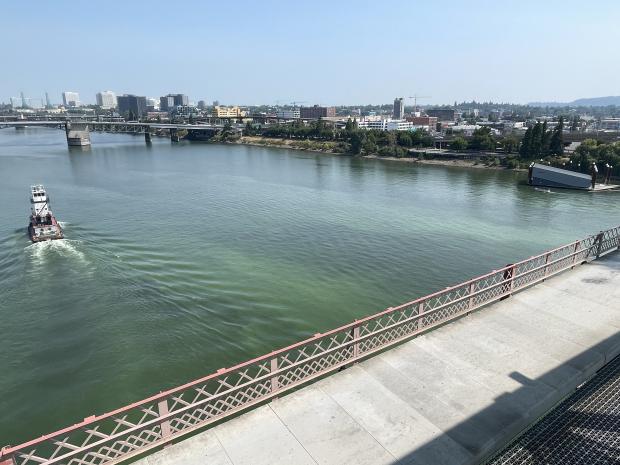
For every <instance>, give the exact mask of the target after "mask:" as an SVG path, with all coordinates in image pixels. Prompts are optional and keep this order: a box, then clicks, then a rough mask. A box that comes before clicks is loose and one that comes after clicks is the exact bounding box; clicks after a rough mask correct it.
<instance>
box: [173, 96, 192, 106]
mask: <svg viewBox="0 0 620 465" xmlns="http://www.w3.org/2000/svg"><path fill="white" fill-rule="evenodd" d="M172 97H173V98H174V106H175V107H186V106H188V105H189V97H188V96H187V95H185V94H174V95H173V96H172Z"/></svg>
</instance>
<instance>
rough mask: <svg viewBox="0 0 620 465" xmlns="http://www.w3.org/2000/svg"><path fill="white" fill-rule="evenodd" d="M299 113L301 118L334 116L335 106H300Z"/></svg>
mask: <svg viewBox="0 0 620 465" xmlns="http://www.w3.org/2000/svg"><path fill="white" fill-rule="evenodd" d="M299 114H300V118H302V119H319V118H328V117H330V116H336V108H335V107H320V106H318V105H314V106H313V107H301V108H300V109H299Z"/></svg>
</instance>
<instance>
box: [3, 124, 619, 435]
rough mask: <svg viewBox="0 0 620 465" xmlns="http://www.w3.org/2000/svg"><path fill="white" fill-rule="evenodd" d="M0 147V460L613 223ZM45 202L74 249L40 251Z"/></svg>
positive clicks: (505, 192) (245, 163)
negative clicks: (32, 236)
mask: <svg viewBox="0 0 620 465" xmlns="http://www.w3.org/2000/svg"><path fill="white" fill-rule="evenodd" d="M92 143H93V145H92V148H91V149H90V150H86V151H81V150H77V151H76V150H69V149H68V148H67V146H66V142H65V136H64V133H63V132H62V131H57V130H51V129H26V130H24V131H16V130H14V129H2V130H0V327H1V333H0V412H2V413H1V415H0V443H1V444H0V446H2V445H5V444H9V443H10V444H17V443H19V442H22V441H25V440H27V439H31V438H33V437H35V436H38V435H40V434H43V433H47V432H50V431H51V430H54V429H57V428H60V427H63V426H66V425H69V424H73V423H75V422H78V421H80V420H81V419H83V418H84V417H87V416H89V415H92V414H96V413H103V412H105V411H107V410H111V409H114V408H117V407H120V406H122V405H124V404H126V403H130V402H133V401H136V400H139V399H140V398H143V397H146V396H148V395H151V394H153V393H156V392H158V391H160V390H163V389H166V388H170V387H172V386H175V385H177V384H180V383H183V382H186V381H189V380H191V379H193V378H197V377H200V376H203V375H205V374H208V373H210V372H212V371H214V370H216V369H218V368H221V367H227V366H231V365H233V364H236V363H238V362H241V361H243V360H245V359H248V358H252V357H255V356H258V355H261V354H263V353H266V352H269V351H271V350H273V349H275V348H278V347H281V346H285V345H288V344H290V343H293V342H295V341H298V340H300V339H302V338H305V337H308V336H310V335H312V334H314V333H316V332H320V331H324V330H327V329H330V328H333V327H335V326H337V325H340V324H343V323H346V322H348V321H350V320H352V319H355V318H359V317H361V316H364V315H367V314H370V313H374V312H376V311H380V310H382V309H384V308H386V307H388V306H393V305H396V304H399V303H402V302H405V301H407V300H410V299H414V298H416V297H419V296H421V295H424V294H427V293H430V292H432V291H435V290H438V289H441V288H443V287H446V286H448V285H451V284H455V283H457V282H459V281H462V280H465V279H467V278H469V277H472V276H475V275H478V274H481V273H484V272H487V271H489V270H491V269H493V268H497V267H500V266H503V265H505V264H506V263H510V262H514V261H515V260H518V259H522V258H527V257H529V256H530V255H533V254H535V253H538V252H541V251H543V250H545V249H546V248H550V247H554V246H557V245H561V244H564V243H567V242H569V241H572V240H575V239H577V238H580V237H582V236H585V235H588V234H591V233H595V232H597V231H598V230H600V229H604V228H608V227H611V226H615V225H617V224H618V223H620V215H619V209H618V201H619V200H620V195H618V194H613V193H598V194H592V193H587V192H573V191H552V192H545V191H539V190H535V189H532V188H530V187H528V186H527V185H525V183H524V181H525V176H526V175H525V174H524V173H515V172H507V171H490V170H482V169H472V168H446V167H440V166H419V165H414V164H410V163H399V162H384V161H378V160H360V159H356V158H350V157H347V156H330V155H321V154H315V153H310V152H297V151H289V150H283V149H269V148H258V147H247V146H235V145H208V144H200V143H179V144H171V143H170V141H169V140H166V139H154V140H153V144H152V145H151V146H146V145H145V143H144V139H143V138H142V137H136V136H130V135H106V134H93V135H92ZM38 183H42V184H44V185H45V187H46V188H47V190H48V193H49V195H50V197H51V206H52V210H53V212H54V213H55V215H56V217H57V218H58V220H59V221H60V222H61V224H62V225H63V227H64V231H65V236H66V239H65V240H62V241H55V242H49V243H40V244H35V245H33V244H31V243H30V241H29V239H28V236H27V232H26V225H27V216H28V212H29V208H30V204H29V188H30V185H31V184H38Z"/></svg>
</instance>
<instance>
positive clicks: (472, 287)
mask: <svg viewBox="0 0 620 465" xmlns="http://www.w3.org/2000/svg"><path fill="white" fill-rule="evenodd" d="M474 292H476V281H474V282H472V283H470V284H469V303H468V304H467V308H468V309H469V311H472V310H473V309H474V305H475V297H474Z"/></svg>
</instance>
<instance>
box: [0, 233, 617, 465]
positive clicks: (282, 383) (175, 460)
mask: <svg viewBox="0 0 620 465" xmlns="http://www.w3.org/2000/svg"><path fill="white" fill-rule="evenodd" d="M619 245H620V227H618V228H614V229H611V230H608V231H604V232H601V233H600V234H597V235H593V236H590V237H587V238H585V239H582V240H578V241H575V242H573V243H570V244H567V245H565V246H562V247H559V248H557V249H554V250H551V251H548V252H545V253H543V254H540V255H537V256H534V257H531V258H529V259H527V260H523V261H521V262H518V263H515V264H510V265H507V266H506V267H504V268H502V269H499V270H494V271H492V272H490V273H488V274H486V275H484V276H480V277H478V278H474V279H471V280H468V281H465V282H463V283H461V284H458V285H456V286H452V287H449V288H446V289H444V290H442V291H439V292H437V293H434V294H431V295H429V296H426V297H422V298H420V299H417V300H415V301H412V302H408V303H406V304H403V305H400V306H398V307H393V308H388V309H386V310H384V311H382V312H380V313H378V314H376V315H372V316H369V317H367V318H364V319H362V320H357V321H354V322H352V323H350V324H348V325H345V326H343V327H340V328H337V329H335V330H333V331H329V332H326V333H323V334H316V335H315V336H313V337H312V338H309V339H307V340H305V341H302V342H300V343H297V344H294V345H292V346H290V347H286V348H284V349H281V350H278V351H274V352H272V353H269V354H266V355H264V356H261V357H258V358H256V359H254V360H250V361H248V362H245V363H242V364H239V365H237V366H234V367H231V368H226V369H221V370H219V371H218V372H216V373H213V374H211V375H208V376H206V377H204V378H201V379H199V380H196V381H193V382H190V383H188V384H186V385H183V386H179V387H178V388H175V389H171V390H169V391H166V392H162V393H160V394H157V395H155V396H152V397H150V398H148V399H144V400H142V401H140V402H136V403H134V404H131V405H128V406H126V407H123V408H120V409H118V410H116V411H113V412H109V413H107V414H104V415H100V416H93V417H89V418H86V419H85V420H84V421H83V422H81V423H78V424H75V425H73V426H70V427H68V428H65V429H62V430H60V431H57V432H55V433H52V434H49V435H46V436H43V437H41V438H39V439H35V440H33V441H29V442H26V443H24V444H21V445H18V446H14V447H7V448H5V449H3V451H2V453H1V454H0V464H2V465H9V464H11V465H12V464H19V465H30V464H39V463H44V464H113V463H119V462H123V461H126V460H128V459H139V461H138V462H137V463H139V464H140V465H168V464H170V465H172V464H175V465H177V464H178V465H180V464H208V465H220V464H222V465H223V464H227V465H231V464H234V465H240V464H252V465H257V464H270V465H271V464H339V465H340V464H395V463H411V464H428V465H431V464H432V465H440V464H462V465H465V464H476V463H479V462H480V461H481V460H484V459H485V458H487V457H489V456H490V455H491V454H493V453H494V452H496V451H497V450H498V449H499V448H500V447H502V446H504V445H505V444H506V443H507V442H509V441H510V440H511V439H512V438H514V437H515V435H516V434H518V433H519V432H520V431H522V430H523V429H524V428H526V427H528V426H529V425H530V424H532V423H533V422H535V421H536V420H537V419H538V418H539V417H540V416H541V415H542V414H544V413H545V412H546V411H548V410H549V409H550V408H552V407H553V406H554V405H555V404H557V403H558V402H559V401H560V400H562V399H563V398H564V397H566V396H567V395H569V394H571V393H572V392H573V391H574V390H575V389H576V388H577V387H578V386H579V385H581V384H582V383H584V382H585V381H587V380H588V379H590V378H591V377H592V376H593V375H594V374H595V373H596V372H597V370H599V369H600V368H602V367H603V366H604V365H605V364H606V363H607V362H608V361H609V360H611V359H612V358H613V357H615V356H616V355H618V354H619V353H620V333H619V330H620V304H619V302H620V254H619V253H618V252H617V251H618V248H619ZM483 307H484V308H483ZM328 375H329V376H328ZM311 381H313V382H312V383H311ZM252 407H256V408H254V409H253V410H250V408H252ZM207 427H210V428H207ZM190 433H192V434H193V435H191V434H190ZM194 433H195V434H194ZM601 434H605V432H604V431H601ZM164 446H165V447H164ZM148 454H151V455H148Z"/></svg>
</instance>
